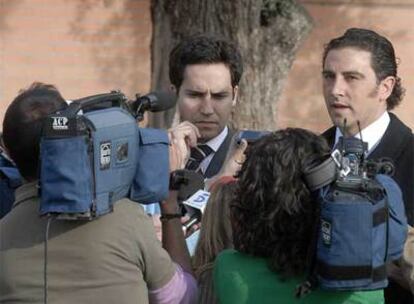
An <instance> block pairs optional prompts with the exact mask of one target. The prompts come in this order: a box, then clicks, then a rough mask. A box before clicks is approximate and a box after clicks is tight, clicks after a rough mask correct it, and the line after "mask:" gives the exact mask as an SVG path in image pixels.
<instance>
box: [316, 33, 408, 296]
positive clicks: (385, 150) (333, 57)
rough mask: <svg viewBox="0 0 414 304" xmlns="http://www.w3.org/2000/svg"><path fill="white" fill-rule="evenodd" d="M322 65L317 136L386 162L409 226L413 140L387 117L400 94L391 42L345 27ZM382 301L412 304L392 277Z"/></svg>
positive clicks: (394, 119) (395, 120)
mask: <svg viewBox="0 0 414 304" xmlns="http://www.w3.org/2000/svg"><path fill="white" fill-rule="evenodd" d="M322 64H323V71H322V76H323V94H324V98H325V103H326V107H327V110H328V113H329V116H330V117H331V120H332V122H333V124H334V126H333V127H332V128H330V129H329V130H327V131H325V132H324V133H323V136H325V138H326V139H327V140H328V142H329V143H330V144H331V146H332V147H333V146H334V145H335V144H336V143H337V141H338V139H339V137H341V136H355V137H358V138H360V137H362V139H363V140H364V141H366V142H368V151H367V153H368V158H371V159H379V158H383V157H387V158H390V159H392V160H393V163H394V165H395V173H394V178H395V180H396V181H397V183H398V184H399V186H400V188H401V190H402V193H403V198H404V203H405V209H406V214H407V218H408V223H409V224H410V225H411V226H413V224H414V191H413V190H414V136H413V134H412V131H411V129H410V128H408V127H407V126H406V125H404V124H403V123H402V122H401V121H400V120H399V119H398V118H397V116H396V115H394V114H392V113H389V111H390V110H392V109H394V108H395V107H396V106H397V105H398V104H399V103H400V102H401V100H402V97H403V94H404V89H403V88H402V86H401V79H400V78H399V77H398V75H397V61H396V58H395V53H394V48H393V46H392V44H391V42H390V41H389V40H388V39H387V38H385V37H383V36H381V35H379V34H377V33H376V32H374V31H370V30H366V29H356V28H353V29H348V30H347V31H346V32H345V34H344V35H343V36H341V37H338V38H335V39H332V40H331V41H330V42H329V43H328V44H327V45H326V47H325V51H324V54H323V60H322ZM385 299H386V303H387V304H389V303H399V304H403V303H407V304H408V303H409V304H412V303H414V302H413V295H412V294H411V293H410V292H409V291H408V290H407V289H404V288H403V287H401V285H400V284H397V283H396V282H395V281H393V280H392V278H391V281H390V286H389V287H388V288H387V289H386V290H385Z"/></svg>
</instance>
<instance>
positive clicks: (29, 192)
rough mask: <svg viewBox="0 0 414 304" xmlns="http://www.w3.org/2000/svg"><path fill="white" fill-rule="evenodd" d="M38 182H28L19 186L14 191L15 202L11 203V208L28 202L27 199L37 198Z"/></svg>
mask: <svg viewBox="0 0 414 304" xmlns="http://www.w3.org/2000/svg"><path fill="white" fill-rule="evenodd" d="M37 183H38V181H34V182H28V183H25V184H23V185H21V186H20V187H19V188H17V189H16V192H15V197H16V199H15V201H14V203H13V208H14V207H16V206H17V205H18V204H20V203H22V202H24V201H26V200H28V199H29V198H33V197H37V196H38V194H39V188H38V186H37Z"/></svg>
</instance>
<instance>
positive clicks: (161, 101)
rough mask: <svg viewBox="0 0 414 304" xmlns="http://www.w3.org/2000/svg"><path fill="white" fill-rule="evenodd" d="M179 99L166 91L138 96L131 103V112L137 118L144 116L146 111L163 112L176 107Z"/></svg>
mask: <svg viewBox="0 0 414 304" xmlns="http://www.w3.org/2000/svg"><path fill="white" fill-rule="evenodd" d="M176 102H177V98H176V96H175V95H174V94H172V93H168V92H165V91H155V92H151V93H149V94H146V95H143V96H139V95H136V99H135V101H132V102H131V103H130V106H131V110H132V111H133V112H134V113H135V115H136V116H137V117H140V116H142V115H143V114H144V112H145V111H150V112H161V111H165V110H168V109H170V108H172V107H174V106H175V103H176Z"/></svg>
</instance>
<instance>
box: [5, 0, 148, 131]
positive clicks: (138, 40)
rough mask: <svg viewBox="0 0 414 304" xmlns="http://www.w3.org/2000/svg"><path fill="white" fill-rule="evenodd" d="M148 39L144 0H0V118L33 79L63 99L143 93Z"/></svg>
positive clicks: (146, 3)
mask: <svg viewBox="0 0 414 304" xmlns="http://www.w3.org/2000/svg"><path fill="white" fill-rule="evenodd" d="M150 39H151V18H150V14H149V0H148V1H147V0H123V1H103V0H102V1H101V0H71V1H66V0H14V1H9V0H0V121H2V120H3V115H4V112H5V110H6V107H7V105H8V104H9V103H10V102H11V101H12V100H13V98H14V97H15V96H16V94H17V92H18V91H19V89H21V88H24V87H27V86H28V85H30V84H31V83H32V82H33V81H42V82H46V83H52V84H55V85H56V86H57V87H58V89H59V90H60V91H61V92H62V95H63V96H64V97H65V98H67V99H74V98H78V97H83V96H86V95H92V94H97V93H103V92H109V91H110V90H112V89H121V90H122V91H123V92H124V93H125V94H127V95H129V96H130V97H133V96H134V94H135V93H137V92H141V93H146V92H147V91H148V90H149V85H150V58H149V46H150ZM0 129H1V127H0Z"/></svg>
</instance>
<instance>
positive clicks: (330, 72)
mask: <svg viewBox="0 0 414 304" xmlns="http://www.w3.org/2000/svg"><path fill="white" fill-rule="evenodd" d="M331 74H335V73H334V72H332V71H330V70H323V71H322V75H331Z"/></svg>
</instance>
